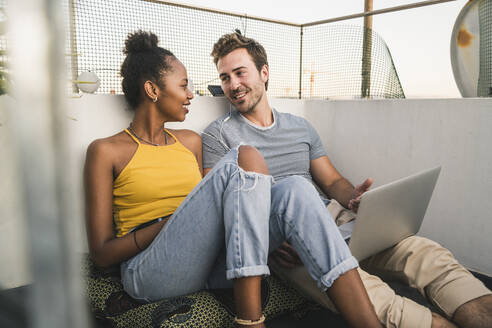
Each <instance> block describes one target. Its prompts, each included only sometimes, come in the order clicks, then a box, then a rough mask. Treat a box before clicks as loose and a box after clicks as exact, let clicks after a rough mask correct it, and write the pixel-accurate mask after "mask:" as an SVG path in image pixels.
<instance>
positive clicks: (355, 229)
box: [339, 167, 441, 261]
mask: <svg viewBox="0 0 492 328" xmlns="http://www.w3.org/2000/svg"><path fill="white" fill-rule="evenodd" d="M440 171H441V167H436V168H433V169H430V170H426V171H423V172H420V173H417V174H414V175H411V176H409V177H406V178H403V179H400V180H397V181H394V182H391V183H389V184H386V185H383V186H380V187H377V188H374V189H371V190H369V191H367V192H365V193H364V194H363V195H362V198H361V202H360V205H359V211H358V214H357V219H356V220H353V221H351V222H348V223H346V224H343V225H341V226H340V227H339V229H340V232H341V234H342V236H343V237H344V239H345V240H346V241H347V242H348V245H349V248H350V251H351V252H352V255H353V256H355V258H356V259H357V260H358V261H362V260H363V259H365V258H367V257H369V256H372V255H374V254H377V253H379V252H380V251H382V250H384V249H386V248H389V247H391V246H394V245H396V244H397V243H399V242H400V241H402V240H403V239H405V238H406V237H409V236H412V235H415V234H416V233H417V232H418V231H419V229H420V226H421V225H422V221H423V219H424V215H425V212H426V210H427V206H428V205H429V201H430V199H431V196H432V192H433V191H434V187H435V185H436V182H437V178H438V177H439V173H440Z"/></svg>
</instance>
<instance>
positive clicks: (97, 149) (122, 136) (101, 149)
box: [87, 131, 134, 157]
mask: <svg viewBox="0 0 492 328" xmlns="http://www.w3.org/2000/svg"><path fill="white" fill-rule="evenodd" d="M132 143H134V142H133V141H132V140H131V139H130V138H128V135H127V134H126V133H125V132H124V131H121V132H118V133H117V134H115V135H112V136H109V137H105V138H100V139H95V140H94V141H92V142H91V143H90V144H89V146H88V147H87V156H91V157H92V156H99V155H103V154H104V156H105V157H112V155H114V154H117V153H119V152H120V151H121V150H122V148H126V147H128V146H129V145H131V144H132Z"/></svg>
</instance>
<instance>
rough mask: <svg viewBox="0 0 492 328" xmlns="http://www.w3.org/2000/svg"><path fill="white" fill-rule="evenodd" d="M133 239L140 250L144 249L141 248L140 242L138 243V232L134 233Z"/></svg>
mask: <svg viewBox="0 0 492 328" xmlns="http://www.w3.org/2000/svg"><path fill="white" fill-rule="evenodd" d="M133 241H134V242H135V246H137V248H138V250H139V251H143V249H141V248H140V246H138V244H137V232H136V231H135V232H134V233H133Z"/></svg>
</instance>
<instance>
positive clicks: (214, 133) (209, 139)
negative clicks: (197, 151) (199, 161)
mask: <svg viewBox="0 0 492 328" xmlns="http://www.w3.org/2000/svg"><path fill="white" fill-rule="evenodd" d="M220 124H221V123H220V122H219V121H214V122H212V123H211V124H210V125H209V126H208V127H207V128H205V130H204V131H203V132H202V146H203V147H202V152H203V153H202V155H203V176H205V175H207V173H208V172H210V170H211V169H212V167H213V166H214V165H215V164H217V162H218V161H219V160H220V159H221V158H222V157H223V156H224V155H225V154H227V152H228V151H229V149H228V146H227V145H226V144H225V142H224V141H223V140H222V136H221V135H220Z"/></svg>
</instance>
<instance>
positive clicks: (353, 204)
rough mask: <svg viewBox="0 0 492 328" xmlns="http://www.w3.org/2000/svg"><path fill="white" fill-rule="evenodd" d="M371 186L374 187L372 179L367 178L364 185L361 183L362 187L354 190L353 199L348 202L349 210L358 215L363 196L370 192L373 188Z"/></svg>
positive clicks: (359, 186)
mask: <svg viewBox="0 0 492 328" xmlns="http://www.w3.org/2000/svg"><path fill="white" fill-rule="evenodd" d="M371 185H372V178H367V179H366V181H364V182H363V183H361V184H360V185H358V186H356V187H355V188H354V191H353V192H352V197H351V198H350V200H349V202H348V209H349V210H351V211H352V212H354V213H357V211H358V210H359V205H360V199H361V197H362V194H363V193H365V192H366V191H368V190H369V188H371Z"/></svg>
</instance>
